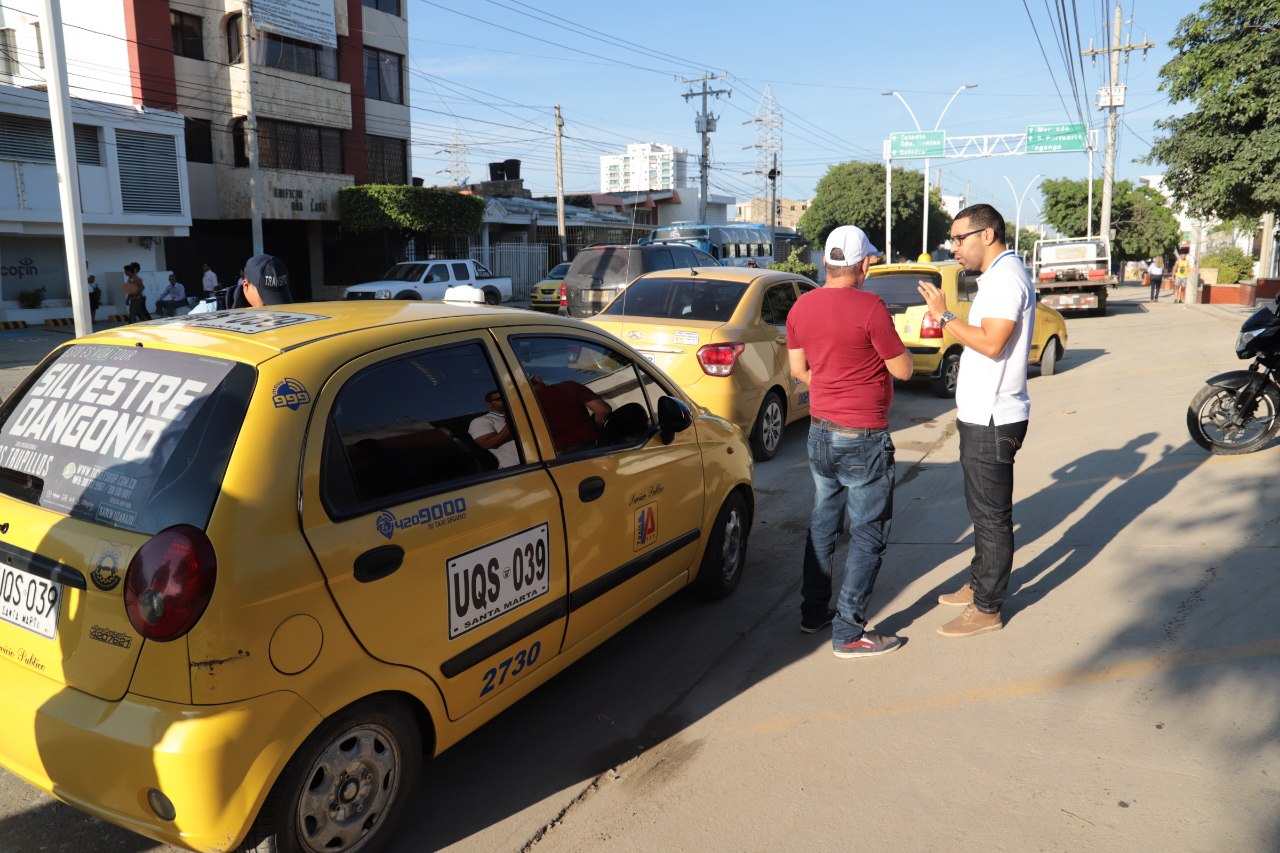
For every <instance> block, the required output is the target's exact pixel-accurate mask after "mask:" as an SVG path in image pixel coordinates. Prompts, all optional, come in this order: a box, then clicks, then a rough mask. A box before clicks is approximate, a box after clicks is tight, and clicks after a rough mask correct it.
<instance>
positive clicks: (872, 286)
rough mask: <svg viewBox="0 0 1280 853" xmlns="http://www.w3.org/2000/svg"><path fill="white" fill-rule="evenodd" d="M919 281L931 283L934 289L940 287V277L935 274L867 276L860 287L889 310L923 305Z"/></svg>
mask: <svg viewBox="0 0 1280 853" xmlns="http://www.w3.org/2000/svg"><path fill="white" fill-rule="evenodd" d="M919 281H928V282H932V283H933V285H934V286H935V287H941V286H942V276H941V275H939V274H937V273H918V272H913V273H897V274H893V275H869V276H867V280H866V282H865V283H864V284H863V285H862V289H863V290H869V291H871V292H872V293H874V294H876V295H877V296H879V297H880V298H881V299H883V300H884V304H885V305H888V306H889V307H890V308H893V307H894V306H895V305H897V306H908V307H909V306H912V305H923V304H924V297H923V296H921V295H920V288H919V286H918V285H917V282H919Z"/></svg>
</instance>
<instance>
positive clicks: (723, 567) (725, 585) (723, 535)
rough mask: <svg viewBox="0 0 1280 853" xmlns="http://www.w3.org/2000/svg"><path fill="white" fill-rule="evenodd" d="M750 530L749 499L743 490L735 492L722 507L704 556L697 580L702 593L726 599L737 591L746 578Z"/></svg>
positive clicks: (695, 587)
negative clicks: (743, 494) (743, 575)
mask: <svg viewBox="0 0 1280 853" xmlns="http://www.w3.org/2000/svg"><path fill="white" fill-rule="evenodd" d="M750 530H751V516H750V515H749V514H748V511H747V501H746V499H745V498H743V497H742V493H741V492H733V493H732V494H730V495H729V497H727V498H726V499H725V502H724V506H722V507H720V514H719V515H717V516H716V523H715V527H714V528H713V529H712V530H711V538H710V539H709V540H707V550H706V551H705V552H704V553H703V555H702V565H701V566H700V567H699V568H698V577H697V579H696V580H695V581H694V582H693V588H694V591H695V592H697V593H698V595H700V596H702V597H703V598H724V597H725V596H726V595H728V594H729V593H731V592H733V590H734V587H736V586H737V585H738V581H740V580H741V579H742V567H743V566H744V565H745V564H746V562H747V534H748V533H749V532H750Z"/></svg>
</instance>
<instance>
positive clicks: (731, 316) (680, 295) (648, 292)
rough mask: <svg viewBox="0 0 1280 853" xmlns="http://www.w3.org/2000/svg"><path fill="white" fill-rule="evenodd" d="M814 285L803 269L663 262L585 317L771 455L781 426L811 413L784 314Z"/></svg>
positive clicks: (761, 454) (760, 454)
mask: <svg viewBox="0 0 1280 853" xmlns="http://www.w3.org/2000/svg"><path fill="white" fill-rule="evenodd" d="M814 287H816V285H815V284H814V283H813V282H812V281H810V280H809V279H807V278H805V277H804V276H798V275H795V274H792V273H784V272H776V271H770V270H761V269H753V268H749V267H696V268H693V269H673V270H661V271H659V272H653V273H648V274H646V275H643V276H640V277H639V278H637V279H636V280H635V281H634V282H632V283H631V286H630V287H628V288H627V289H626V290H624V291H623V292H622V293H621V294H620V295H619V296H618V297H617V298H615V299H614V300H613V301H612V302H610V303H609V305H608V306H606V307H605V309H604V310H603V311H601V312H600V313H599V314H597V315H595V316H593V317H590V318H588V319H587V322H588V323H591V324H592V325H595V326H599V327H600V328H602V329H606V330H608V331H609V332H612V333H613V334H614V335H615V336H616V337H618V338H620V339H622V340H623V341H626V342H627V343H628V344H630V345H631V346H633V347H635V348H636V350H637V351H639V353H640V354H641V355H643V356H644V357H645V358H647V359H648V360H649V361H651V362H653V363H654V364H656V365H657V366H658V367H660V368H662V370H664V371H665V372H666V373H667V375H669V376H670V377H671V378H672V379H674V380H675V381H676V382H678V383H680V386H681V387H682V388H684V390H685V391H687V392H688V393H689V394H690V395H691V396H692V397H693V399H694V400H696V401H698V403H700V404H701V405H703V406H706V407H707V408H708V409H710V410H711V411H713V412H715V413H716V414H718V415H721V416H722V417H725V418H727V419H729V420H731V421H733V422H734V423H736V424H738V425H739V426H740V427H742V429H743V431H744V432H746V433H747V434H748V436H750V439H751V450H752V452H753V453H754V454H755V458H756V459H757V460H758V461H765V460H768V459H772V458H773V457H774V456H775V455H777V453H778V446H779V445H780V444H781V442H782V429H783V427H784V426H785V425H786V424H789V423H791V422H792V421H795V420H798V419H800V418H804V417H807V416H808V414H809V386H808V385H806V384H804V383H803V382H800V381H799V380H795V379H792V378H791V366H790V363H789V362H788V360H787V314H788V313H790V311H791V306H793V305H795V303H796V300H797V299H799V298H800V294H801V293H804V292H805V291H806V290H810V289H812V288H814Z"/></svg>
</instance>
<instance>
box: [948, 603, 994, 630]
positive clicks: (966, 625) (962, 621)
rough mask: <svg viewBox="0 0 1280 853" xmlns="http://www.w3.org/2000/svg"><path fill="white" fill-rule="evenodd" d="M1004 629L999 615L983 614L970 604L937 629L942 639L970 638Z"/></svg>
mask: <svg viewBox="0 0 1280 853" xmlns="http://www.w3.org/2000/svg"><path fill="white" fill-rule="evenodd" d="M1003 627H1004V620H1002V619H1001V618H1000V614H999V613H983V612H982V611H981V610H979V609H978V608H977V607H975V606H973V605H972V604H970V605H969V606H968V607H966V608H965V609H964V612H963V613H961V614H960V615H959V616H957V617H956V618H954V619H952V620H951V621H950V622H948V623H947V624H945V625H943V626H942V627H941V628H939V629H938V633H939V634H941V635H942V636H944V637H972V636H974V635H975V634H985V633H987V632H988V631H999V630H1000V629H1001V628H1003Z"/></svg>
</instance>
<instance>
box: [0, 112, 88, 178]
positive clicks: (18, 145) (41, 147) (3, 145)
mask: <svg viewBox="0 0 1280 853" xmlns="http://www.w3.org/2000/svg"><path fill="white" fill-rule="evenodd" d="M72 132H73V133H74V134H75V140H76V162H77V163H79V164H80V165H82V166H101V165H102V149H101V146H100V145H99V144H98V128H97V126H96V125H89V124H77V125H75V126H74V128H73V130H72ZM0 160H22V161H25V162H27V163H53V162H54V161H55V160H54V154H53V127H52V125H50V123H49V120H48V119H39V118H26V117H25V116H15V115H0Z"/></svg>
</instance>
